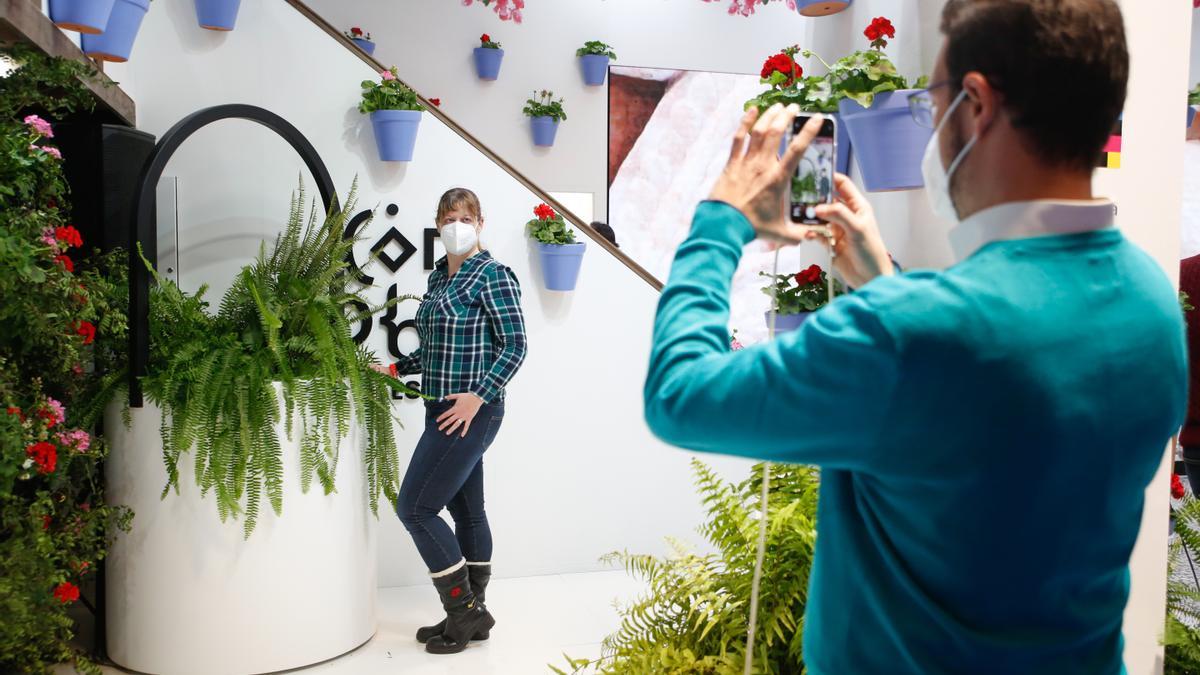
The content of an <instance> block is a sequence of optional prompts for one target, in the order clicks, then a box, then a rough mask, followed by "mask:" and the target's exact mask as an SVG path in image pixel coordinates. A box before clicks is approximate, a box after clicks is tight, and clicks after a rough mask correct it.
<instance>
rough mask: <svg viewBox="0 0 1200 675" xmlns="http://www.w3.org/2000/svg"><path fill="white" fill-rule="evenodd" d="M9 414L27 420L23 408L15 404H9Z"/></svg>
mask: <svg viewBox="0 0 1200 675" xmlns="http://www.w3.org/2000/svg"><path fill="white" fill-rule="evenodd" d="M8 414H9V415H16V416H17V417H20V418H21V421H25V413H23V412H21V409H20V408H18V407H17V406H15V405H10V406H8Z"/></svg>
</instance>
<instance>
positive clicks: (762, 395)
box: [645, 202, 1187, 675]
mask: <svg viewBox="0 0 1200 675" xmlns="http://www.w3.org/2000/svg"><path fill="white" fill-rule="evenodd" d="M753 238H754V231H753V229H752V228H751V226H750V224H749V222H747V221H746V219H745V218H744V217H743V216H742V214H741V213H739V212H738V211H737V210H735V209H733V208H732V207H730V206H728V205H726V204H722V203H717V202H706V203H703V204H701V205H700V207H699V209H698V210H697V212H696V216H695V220H694V222H693V226H692V231H691V235H690V236H689V237H688V239H687V240H686V241H685V242H684V243H683V245H682V246H681V247H680V248H679V252H678V254H677V256H676V258H675V262H674V265H673V267H672V269H671V276H670V280H669V282H668V283H667V286H666V288H665V289H664V290H663V293H662V299H661V301H660V303H659V308H658V318H657V321H656V323H655V329H654V348H653V352H652V356H651V362H650V371H649V375H648V377H647V381H646V386H645V406H646V419H647V421H648V422H649V424H650V427H651V428H652V429H653V430H654V432H655V433H656V434H657V435H658V436H660V437H661V438H662V439H664V440H665V441H667V442H669V443H672V444H674V445H678V446H681V447H684V448H690V449H693V450H699V451H704V452H717V453H724V454H733V455H741V456H745V457H753V458H759V459H766V460H771V461H774V462H794V463H804V464H815V465H818V466H820V467H822V469H823V472H822V487H821V498H820V505H819V510H818V520H817V523H818V540H817V552H816V558H815V561H814V563H813V570H812V577H811V587H810V593H809V601H808V610H807V616H806V623H805V631H806V633H805V636H804V654H805V656H804V659H805V662H806V665H807V667H808V670H809V672H810V673H813V674H815V675H821V674H826V673H828V674H838V675H841V674H846V673H852V674H854V675H864V674H870V673H889V674H898V673H914V674H917V673H919V674H921V675H930V674H933V673H964V672H970V673H974V674H978V673H1021V674H1022V675H1029V674H1033V673H1047V674H1051V673H1052V674H1054V675H1062V674H1064V673H1088V674H1089V675H1091V674H1096V673H1118V672H1121V671H1122V670H1123V666H1122V658H1121V652H1122V637H1121V619H1122V612H1123V610H1124V607H1125V602H1126V599H1127V596H1128V592H1129V569H1128V565H1129V555H1130V552H1131V551H1132V549H1133V544H1134V540H1135V539H1136V537H1137V533H1138V528H1139V525H1140V518H1141V514H1142V502H1143V494H1144V491H1145V489H1146V486H1147V485H1148V484H1149V482H1150V480H1151V478H1152V476H1153V474H1154V473H1155V471H1156V469H1157V467H1158V466H1159V464H1160V462H1161V460H1162V458H1163V452H1164V448H1165V447H1166V444H1167V442H1168V440H1169V437H1170V436H1171V435H1172V434H1173V433H1174V432H1175V431H1176V430H1177V429H1178V427H1179V425H1180V423H1181V422H1182V420H1183V418H1184V410H1185V404H1186V388H1187V370H1186V351H1185V347H1184V333H1183V321H1182V318H1181V313H1180V308H1179V305H1178V302H1177V300H1176V295H1175V291H1174V290H1173V288H1172V287H1171V285H1170V283H1169V282H1168V280H1167V278H1166V277H1165V275H1164V274H1163V272H1162V271H1161V269H1160V268H1159V267H1158V265H1156V264H1155V263H1154V261H1153V260H1151V259H1150V258H1149V257H1148V256H1147V255H1146V254H1144V253H1143V252H1142V251H1141V250H1139V249H1138V248H1136V247H1135V246H1133V245H1132V244H1130V243H1129V242H1128V241H1126V240H1125V238H1124V237H1123V236H1122V235H1121V234H1120V232H1119V231H1117V230H1115V229H1111V228H1109V229H1106V230H1100V231H1095V232H1088V233H1085V234H1073V235H1065V236H1045V237H1037V238H1029V239H1019V240H1011V241H998V242H993V243H990V244H987V245H985V246H984V247H983V248H981V249H980V250H978V251H977V252H975V253H974V255H972V256H971V257H970V258H968V259H967V260H965V261H964V262H962V263H960V264H958V265H956V266H954V267H952V268H950V269H949V270H946V271H944V272H932V271H921V272H911V273H907V274H903V275H899V276H894V277H887V278H880V279H877V280H875V281H872V282H871V283H869V284H867V285H865V286H864V287H863V288H861V289H859V290H858V291H857V292H855V293H853V294H851V295H847V296H844V297H841V298H838V299H837V300H836V301H834V302H833V303H832V304H830V305H829V306H828V307H826V308H824V309H822V310H821V311H819V312H818V313H817V314H815V315H814V316H813V317H812V318H810V319H809V320H808V321H807V322H806V323H805V324H804V325H803V327H802V328H801V329H800V330H799V331H797V332H795V333H791V334H788V335H785V336H783V337H780V338H779V339H778V340H777V341H775V342H772V343H768V344H763V345H757V346H754V347H750V348H748V349H745V350H742V351H738V352H731V351H730V349H729V333H728V330H727V327H726V324H727V321H728V318H729V291H730V282H731V278H732V276H733V273H734V269H735V268H736V267H737V264H738V260H739V258H740V257H741V254H742V247H743V246H744V245H745V244H747V243H749V242H750V241H751V240H752V239H753ZM1162 526H1163V527H1166V526H1167V525H1166V523H1165V522H1164V523H1163V524H1162ZM763 592H765V593H770V592H771V590H770V589H769V588H767V589H764V591H763Z"/></svg>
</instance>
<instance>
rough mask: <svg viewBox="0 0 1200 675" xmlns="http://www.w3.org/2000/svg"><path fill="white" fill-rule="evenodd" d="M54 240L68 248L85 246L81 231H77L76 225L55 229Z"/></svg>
mask: <svg viewBox="0 0 1200 675" xmlns="http://www.w3.org/2000/svg"><path fill="white" fill-rule="evenodd" d="M54 238H55V239H57V240H59V241H61V242H64V243H65V244H67V245H68V246H74V247H76V248H79V247H80V246H83V237H82V236H80V234H79V230H77V229H75V226H74V225H67V226H66V227H56V228H54Z"/></svg>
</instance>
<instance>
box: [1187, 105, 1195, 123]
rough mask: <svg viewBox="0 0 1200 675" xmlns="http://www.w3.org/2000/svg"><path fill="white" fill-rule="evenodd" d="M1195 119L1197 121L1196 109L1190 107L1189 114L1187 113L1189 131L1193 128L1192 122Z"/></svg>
mask: <svg viewBox="0 0 1200 675" xmlns="http://www.w3.org/2000/svg"><path fill="white" fill-rule="evenodd" d="M1195 119H1196V107H1195V106H1191V105H1189V106H1188V112H1187V121H1188V123H1187V125H1188V128H1189V129H1191V128H1192V121H1193V120H1195Z"/></svg>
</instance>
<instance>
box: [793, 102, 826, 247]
mask: <svg viewBox="0 0 1200 675" xmlns="http://www.w3.org/2000/svg"><path fill="white" fill-rule="evenodd" d="M808 119H809V118H808V116H807V115H800V116H798V117H797V118H796V121H795V122H794V123H793V125H792V135H793V136H794V135H795V134H798V133H800V129H802V128H803V127H804V125H805V124H806V123H807V122H808ZM835 124H836V123H835V122H834V120H833V119H832V118H826V119H825V121H824V123H823V124H822V125H821V133H820V134H819V135H818V136H817V137H816V138H815V139H813V142H812V144H811V145H809V146H808V150H806V151H805V152H804V156H803V157H801V158H800V165H799V166H797V167H796V175H794V176H792V199H791V216H792V222H793V223H801V224H803V225H822V224H824V223H825V221H823V220H821V219H820V218H817V210H816V207H817V205H818V204H829V203H833V171H834V158H836V157H837V141H836V138H837V134H836V127H835Z"/></svg>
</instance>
